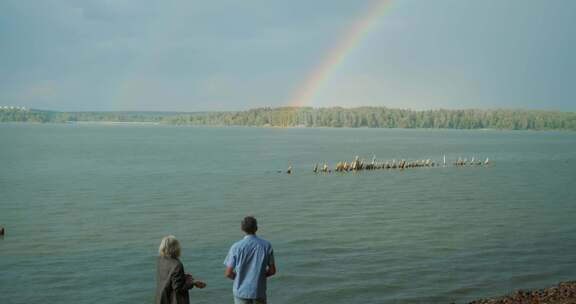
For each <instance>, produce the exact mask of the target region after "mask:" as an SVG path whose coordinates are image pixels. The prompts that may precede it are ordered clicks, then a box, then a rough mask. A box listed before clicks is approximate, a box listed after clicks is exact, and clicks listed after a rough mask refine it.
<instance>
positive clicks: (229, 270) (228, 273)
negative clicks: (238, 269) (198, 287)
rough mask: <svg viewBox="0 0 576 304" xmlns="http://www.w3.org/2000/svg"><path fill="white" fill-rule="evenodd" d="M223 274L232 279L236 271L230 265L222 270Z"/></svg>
mask: <svg viewBox="0 0 576 304" xmlns="http://www.w3.org/2000/svg"><path fill="white" fill-rule="evenodd" d="M224 276H225V277H227V278H229V279H230V280H234V278H235V277H236V273H235V272H234V269H232V267H226V270H224Z"/></svg>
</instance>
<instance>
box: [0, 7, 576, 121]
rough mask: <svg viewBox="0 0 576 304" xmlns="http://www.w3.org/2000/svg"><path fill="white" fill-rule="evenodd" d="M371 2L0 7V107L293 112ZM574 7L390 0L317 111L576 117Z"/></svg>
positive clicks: (324, 91) (326, 87)
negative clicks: (486, 111)
mask: <svg viewBox="0 0 576 304" xmlns="http://www.w3.org/2000/svg"><path fill="white" fill-rule="evenodd" d="M373 4H374V1H364V0H314V1H311V0H291V1H271V0H213V1H190V0H181V1H179V0H167V1H148V0H93V1H92V0H90V1H87V0H86V1H84V0H68V1H66V0H60V1H57V0H35V1H29V0H1V1H0V105H22V106H27V107H32V108H39V109H52V110H69V111H76V110H168V111H204V110H242V109H248V108H253V107H262V106H282V105H286V104H287V103H288V102H289V101H290V99H291V98H292V97H293V96H294V94H295V92H296V91H297V90H298V88H299V87H300V86H301V85H302V83H303V82H304V81H305V80H306V78H307V77H308V76H309V74H310V73H311V72H312V71H313V70H314V69H315V68H316V67H317V66H318V65H319V64H320V63H321V62H322V60H323V59H324V58H325V56H326V54H328V53H329V51H330V50H331V49H332V48H333V47H334V45H335V44H337V42H338V41H339V39H341V38H342V37H343V35H344V34H345V33H346V31H347V29H349V28H350V27H351V25H352V24H353V23H354V22H356V21H357V20H358V19H359V18H361V17H362V15H363V14H364V13H365V11H366V9H367V8H369V7H370V6H372V5H373ZM575 56H576V1H574V0H476V1H471V0H469V1H468V0H434V1H427V0H396V1H394V0H392V1H391V3H390V5H389V7H388V8H387V11H386V12H385V14H384V15H383V16H382V17H381V18H380V19H379V20H378V21H377V23H376V24H375V25H374V27H373V28H371V30H370V31H369V32H368V34H367V35H366V36H365V38H364V39H363V40H362V41H361V43H360V44H359V46H358V47H357V48H355V49H353V50H352V51H351V52H350V53H349V54H348V55H347V56H346V58H345V60H344V61H343V62H342V64H340V65H339V66H337V68H336V69H334V71H333V73H331V74H330V77H329V78H328V79H327V80H326V82H325V83H324V84H323V85H322V86H321V87H320V88H319V89H318V91H317V94H316V95H315V98H314V99H313V100H312V101H311V103H310V105H311V106H316V107H318V106H336V105H337V106H345V107H354V106H363V105H381V106H387V107H392V108H412V109H436V108H494V107H503V108H527V109H547V110H562V111H576V58H575Z"/></svg>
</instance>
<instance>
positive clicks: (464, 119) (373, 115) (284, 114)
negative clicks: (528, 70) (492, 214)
mask: <svg viewBox="0 0 576 304" xmlns="http://www.w3.org/2000/svg"><path fill="white" fill-rule="evenodd" d="M3 122H32V123H90V124H140V125H142V124H146V125H189V126H242V127H259V128H281V129H288V128H289V129H299V128H384V129H459V130H559V131H576V112H551V111H537V110H505V109H492V110H480V109H469V110H443V109H439V110H427V111H415V110H405V109H389V108H386V107H359V108H339V107H334V108H308V107H280V108H259V109H252V110H247V111H237V112H196V113H190V112H120V111H118V112H112V111H110V112H57V111H44V110H34V109H24V110H22V109H20V108H18V109H8V110H6V109H1V110H0V123H3Z"/></svg>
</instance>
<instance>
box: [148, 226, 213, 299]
mask: <svg viewBox="0 0 576 304" xmlns="http://www.w3.org/2000/svg"><path fill="white" fill-rule="evenodd" d="M158 253H159V254H160V256H159V257H158V263H157V267H156V301H155V303H156V304H189V303H190V299H189V297H188V289H191V288H193V287H197V288H204V287H206V284H204V282H201V281H196V280H194V278H192V276H191V275H189V274H186V273H184V266H183V265H182V262H180V260H179V259H178V258H179V257H180V253H181V248H180V242H178V240H177V239H176V238H175V237H174V236H172V235H169V236H166V237H164V238H163V239H162V241H161V242H160V247H159V248H158Z"/></svg>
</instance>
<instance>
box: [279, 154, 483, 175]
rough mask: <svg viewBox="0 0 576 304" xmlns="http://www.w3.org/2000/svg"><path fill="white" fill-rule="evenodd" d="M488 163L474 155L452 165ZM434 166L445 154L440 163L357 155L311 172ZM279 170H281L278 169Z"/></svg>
mask: <svg viewBox="0 0 576 304" xmlns="http://www.w3.org/2000/svg"><path fill="white" fill-rule="evenodd" d="M489 164H490V159H489V158H486V160H484V161H481V160H476V159H475V158H474V157H472V159H471V160H470V161H469V160H468V159H467V158H461V157H459V158H458V160H456V161H455V162H454V163H453V165H454V166H457V167H466V166H487V165H489ZM436 166H443V167H446V166H447V164H446V156H444V157H443V161H442V163H441V164H438V163H436V162H435V161H433V160H431V159H422V160H412V161H410V160H408V161H407V160H404V159H402V160H398V161H396V160H395V159H394V160H392V161H382V162H378V161H376V157H373V158H372V162H370V163H366V162H364V160H363V159H362V160H360V159H359V157H358V156H356V158H355V159H354V160H353V161H351V162H347V161H344V162H338V163H336V166H334V168H331V167H329V166H328V164H327V163H326V162H324V163H323V164H322V166H320V165H319V164H318V163H316V164H314V167H313V169H312V172H314V173H332V172H350V171H363V170H389V169H400V170H403V169H408V168H423V167H436ZM279 172H281V171H279ZM285 172H286V173H287V174H292V173H293V172H294V170H293V169H292V166H289V167H288V169H287V170H286V171H285Z"/></svg>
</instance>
